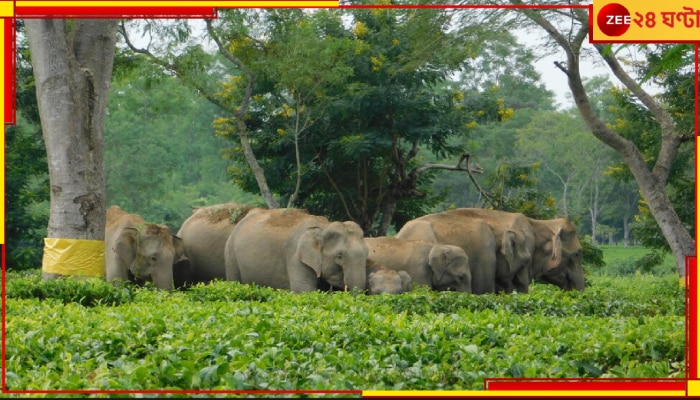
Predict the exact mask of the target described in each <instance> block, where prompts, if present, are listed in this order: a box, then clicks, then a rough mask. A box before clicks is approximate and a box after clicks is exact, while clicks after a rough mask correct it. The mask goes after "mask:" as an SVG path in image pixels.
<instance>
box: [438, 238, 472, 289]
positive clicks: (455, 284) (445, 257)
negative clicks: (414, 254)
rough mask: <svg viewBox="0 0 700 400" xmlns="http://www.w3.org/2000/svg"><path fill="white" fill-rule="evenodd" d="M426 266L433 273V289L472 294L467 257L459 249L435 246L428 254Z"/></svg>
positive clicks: (449, 246)
mask: <svg viewBox="0 0 700 400" xmlns="http://www.w3.org/2000/svg"><path fill="white" fill-rule="evenodd" d="M428 264H429V265H430V268H431V269H432V271H433V288H434V289H436V290H455V291H457V292H466V293H471V292H472V275H471V272H470V270H469V257H467V254H466V253H465V252H464V250H462V249H461V248H459V247H457V246H451V245H440V244H437V245H435V246H433V248H432V249H431V250H430V253H429V254H428Z"/></svg>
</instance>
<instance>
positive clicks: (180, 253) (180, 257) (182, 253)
mask: <svg viewBox="0 0 700 400" xmlns="http://www.w3.org/2000/svg"><path fill="white" fill-rule="evenodd" d="M172 240H173V249H175V254H174V255H173V264H178V263H181V262H185V261H189V257H187V251H186V250H185V242H184V241H183V240H182V238H181V237H179V236H176V235H172Z"/></svg>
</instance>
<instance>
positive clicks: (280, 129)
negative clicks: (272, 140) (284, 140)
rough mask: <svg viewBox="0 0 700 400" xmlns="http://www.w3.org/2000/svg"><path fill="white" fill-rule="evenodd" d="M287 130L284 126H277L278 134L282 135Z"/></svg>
mask: <svg viewBox="0 0 700 400" xmlns="http://www.w3.org/2000/svg"><path fill="white" fill-rule="evenodd" d="M284 133H285V130H284V129H282V128H277V134H278V135H280V136H284Z"/></svg>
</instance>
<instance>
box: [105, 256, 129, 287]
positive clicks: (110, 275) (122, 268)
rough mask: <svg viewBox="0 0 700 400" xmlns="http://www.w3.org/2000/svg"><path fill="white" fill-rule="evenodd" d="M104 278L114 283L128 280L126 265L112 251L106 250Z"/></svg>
mask: <svg viewBox="0 0 700 400" xmlns="http://www.w3.org/2000/svg"><path fill="white" fill-rule="evenodd" d="M105 280H106V281H107V282H112V283H114V284H115V285H116V284H118V283H119V282H121V281H128V280H129V275H128V266H127V265H126V264H125V263H124V262H123V261H122V260H121V259H119V257H118V256H117V255H116V254H115V253H114V252H113V251H108V252H107V260H106V265H105Z"/></svg>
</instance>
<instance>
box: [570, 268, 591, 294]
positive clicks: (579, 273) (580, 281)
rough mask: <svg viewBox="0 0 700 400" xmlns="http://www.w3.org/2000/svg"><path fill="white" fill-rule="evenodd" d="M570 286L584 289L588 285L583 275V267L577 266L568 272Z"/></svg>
mask: <svg viewBox="0 0 700 400" xmlns="http://www.w3.org/2000/svg"><path fill="white" fill-rule="evenodd" d="M567 278H568V281H569V288H571V289H576V290H580V291H583V289H585V287H586V278H585V277H584V276H583V269H582V268H577V269H574V270H571V271H569V272H568V273H567Z"/></svg>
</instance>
